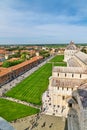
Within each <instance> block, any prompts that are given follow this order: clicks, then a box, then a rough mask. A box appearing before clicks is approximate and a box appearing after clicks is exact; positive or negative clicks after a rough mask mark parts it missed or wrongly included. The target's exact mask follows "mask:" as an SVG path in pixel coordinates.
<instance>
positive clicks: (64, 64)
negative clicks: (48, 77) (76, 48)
mask: <svg viewBox="0 0 87 130" xmlns="http://www.w3.org/2000/svg"><path fill="white" fill-rule="evenodd" d="M54 66H67V63H66V62H59V63H54Z"/></svg>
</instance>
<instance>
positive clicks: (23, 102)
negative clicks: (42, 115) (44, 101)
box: [1, 97, 41, 109]
mask: <svg viewBox="0 0 87 130" xmlns="http://www.w3.org/2000/svg"><path fill="white" fill-rule="evenodd" d="M1 98H3V99H7V100H9V101H13V102H17V103H20V104H24V105H26V106H31V107H33V108H36V109H41V107H40V106H38V105H34V104H32V103H28V102H25V101H21V100H19V99H15V98H11V97H1Z"/></svg>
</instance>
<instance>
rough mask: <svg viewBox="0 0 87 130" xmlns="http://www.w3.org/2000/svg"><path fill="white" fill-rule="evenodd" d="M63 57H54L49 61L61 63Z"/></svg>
mask: <svg viewBox="0 0 87 130" xmlns="http://www.w3.org/2000/svg"><path fill="white" fill-rule="evenodd" d="M63 60H64V55H56V56H55V57H54V58H53V59H51V60H50V62H63Z"/></svg>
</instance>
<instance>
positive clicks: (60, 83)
mask: <svg viewBox="0 0 87 130" xmlns="http://www.w3.org/2000/svg"><path fill="white" fill-rule="evenodd" d="M82 82H83V80H79V79H67V80H66V78H53V79H52V82H51V86H53V87H54V86H55V87H68V88H74V87H75V86H76V87H77V86H79V85H80V84H81V83H82Z"/></svg>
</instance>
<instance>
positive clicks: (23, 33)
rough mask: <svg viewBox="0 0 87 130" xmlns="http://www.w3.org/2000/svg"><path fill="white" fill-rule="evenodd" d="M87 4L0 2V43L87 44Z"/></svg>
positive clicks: (16, 0)
mask: <svg viewBox="0 0 87 130" xmlns="http://www.w3.org/2000/svg"><path fill="white" fill-rule="evenodd" d="M49 2H50V4H49ZM86 3H87V2H86V0H84V1H83V2H82V1H80V2H79V0H73V2H71V0H66V1H58V0H54V1H49V0H44V1H41V0H36V1H35V0H32V1H29V0H3V1H0V37H1V38H0V41H1V42H5V41H6V42H7V41H10V39H11V41H12V40H13V41H16V42H18V41H30V42H38V41H39V42H58V41H59V42H64V41H68V40H75V41H76V42H80V41H81V42H86V41H87V38H86V34H87V31H86V30H87V22H86V21H87V16H86V14H87V9H86ZM48 5H49V6H48Z"/></svg>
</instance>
